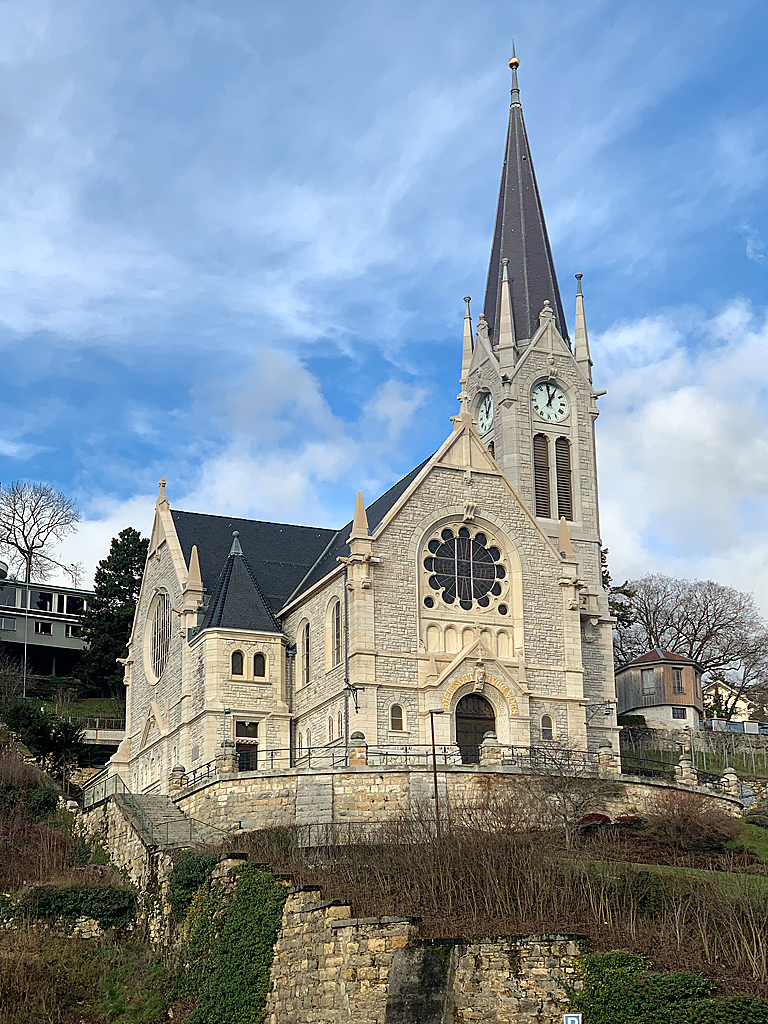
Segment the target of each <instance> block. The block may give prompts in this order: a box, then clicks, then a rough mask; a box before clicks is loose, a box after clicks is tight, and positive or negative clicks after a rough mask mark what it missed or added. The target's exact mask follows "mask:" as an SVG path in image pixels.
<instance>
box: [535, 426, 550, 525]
mask: <svg viewBox="0 0 768 1024" xmlns="http://www.w3.org/2000/svg"><path fill="white" fill-rule="evenodd" d="M533 489H534V494H535V503H536V515H537V516H542V517H543V518H544V519H549V517H550V514H551V510H550V501H549V439H548V438H547V436H546V434H536V436H535V437H534V439H533Z"/></svg>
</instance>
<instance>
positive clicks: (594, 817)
mask: <svg viewBox="0 0 768 1024" xmlns="http://www.w3.org/2000/svg"><path fill="white" fill-rule="evenodd" d="M610 823H611V819H610V818H609V816H608V815H607V814H597V813H595V814H583V815H582V816H581V817H580V818H579V820H578V821H577V822H576V824H577V825H610Z"/></svg>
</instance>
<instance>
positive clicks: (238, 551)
mask: <svg viewBox="0 0 768 1024" xmlns="http://www.w3.org/2000/svg"><path fill="white" fill-rule="evenodd" d="M229 553H230V555H242V553H243V549H242V548H241V547H240V531H239V530H233V531H232V547H231V548H230V549H229Z"/></svg>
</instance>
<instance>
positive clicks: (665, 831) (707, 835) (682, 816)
mask: <svg viewBox="0 0 768 1024" xmlns="http://www.w3.org/2000/svg"><path fill="white" fill-rule="evenodd" d="M647 820H648V825H647V827H648V832H649V833H650V834H651V835H652V836H653V837H654V838H655V839H656V840H657V841H658V842H659V843H663V844H666V845H668V846H672V847H674V848H675V849H677V850H689V851H696V850H721V849H723V845H724V843H726V842H727V841H728V840H730V839H735V838H736V837H737V836H738V834H739V831H740V825H739V821H738V819H736V818H732V817H731V816H730V815H729V814H726V812H725V811H721V810H720V809H719V808H718V807H717V805H716V804H714V803H713V802H712V800H711V799H709V798H707V797H705V796H701V795H699V794H698V793H684V792H681V791H679V790H664V791H662V792H660V793H659V794H658V795H657V796H656V797H655V798H654V799H653V800H652V801H651V802H650V803H649V805H648V816H647Z"/></svg>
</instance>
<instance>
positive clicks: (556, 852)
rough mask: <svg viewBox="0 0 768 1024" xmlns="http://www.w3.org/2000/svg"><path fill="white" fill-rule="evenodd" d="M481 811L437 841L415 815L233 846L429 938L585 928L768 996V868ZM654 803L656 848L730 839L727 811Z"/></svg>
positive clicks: (261, 837) (506, 811)
mask: <svg viewBox="0 0 768 1024" xmlns="http://www.w3.org/2000/svg"><path fill="white" fill-rule="evenodd" d="M481 810H482V809H477V813H476V814H475V816H474V820H472V816H464V818H463V820H462V821H461V822H459V823H453V824H451V825H450V826H447V827H444V829H443V833H442V835H441V836H440V839H439V840H437V839H436V838H435V837H434V834H433V830H432V828H431V825H430V823H429V822H427V821H425V820H422V819H420V818H418V817H417V818H416V819H403V820H400V821H398V822H394V823H392V824H391V825H387V826H382V827H381V828H379V829H378V830H377V832H376V833H375V834H371V833H369V834H368V835H367V836H365V837H364V838H363V841H359V842H353V843H343V844H338V845H331V846H329V847H328V848H327V849H326V850H324V851H323V852H322V854H321V855H319V854H318V853H317V851H315V852H313V854H312V856H308V855H306V854H305V852H304V851H302V849H301V847H300V846H299V845H298V842H297V835H298V834H292V833H291V832H290V830H277V831H275V832H271V833H252V834H251V836H249V837H241V838H240V839H238V841H237V846H238V848H240V849H242V848H244V847H247V848H248V850H249V855H250V856H251V858H252V859H254V860H258V861H260V862H262V863H268V864H271V865H272V866H273V867H274V869H275V870H278V871H280V872H282V873H286V874H290V875H291V876H292V877H293V879H294V881H295V883H296V884H301V885H304V884H317V885H319V886H320V887H321V888H322V889H323V891H324V893H325V895H326V897H327V898H334V899H341V900H344V901H345V902H349V903H350V904H351V905H352V908H353V913H354V914H355V915H356V916H360V917H369V916H370V917H373V916H390V915H391V916H416V917H420V918H421V919H422V924H421V931H422V934H423V935H424V936H425V937H429V938H446V937H467V938H471V937H482V936H486V935H510V934H536V933H547V932H568V933H576V934H582V935H585V936H587V937H588V939H589V942H590V945H591V948H592V949H593V950H594V951H596V952H602V951H608V950H612V949H630V950H635V951H637V952H640V953H644V954H646V955H649V956H651V957H652V959H653V960H654V962H655V964H656V965H657V967H658V968H659V969H660V970H681V969H685V970H689V971H692V972H693V973H697V974H701V975H703V976H705V977H709V978H712V979H713V980H715V981H717V982H718V984H719V985H720V986H721V987H722V990H723V991H749V992H752V993H753V994H755V995H762V996H766V995H768V929H767V928H766V925H765V922H766V920H768V878H766V877H765V876H766V870H765V868H764V867H763V866H762V865H757V868H756V870H757V873H758V874H760V875H762V877H759V878H755V877H752V876H751V875H748V874H744V873H741V874H740V873H738V871H739V870H742V871H743V870H744V869H743V865H742V866H740V865H738V864H737V863H736V861H735V858H733V856H732V855H730V854H727V853H725V852H723V854H722V866H723V867H726V868H728V867H731V868H732V869H735V870H731V871H729V872H725V871H719V872H715V871H691V870H686V869H683V868H680V869H676V868H665V869H659V868H655V867H653V866H649V867H645V866H643V865H638V864H633V863H627V862H626V861H624V860H622V859H621V858H622V842H623V836H622V830H618V831H617V832H614V833H613V834H611V833H605V834H603V835H600V836H598V837H596V838H590V839H586V838H582V839H578V840H577V842H576V844H575V845H570V843H569V841H568V840H566V837H565V835H564V832H563V830H559V831H551V832H543V831H530V830H527V828H526V827H525V826H523V827H521V826H522V823H523V822H525V821H527V815H528V810H527V809H526V808H525V807H523V808H521V809H520V812H519V814H517V815H515V814H513V813H512V811H511V810H510V808H508V807H504V806H500V805H499V804H498V802H496V801H493V800H491V801H490V802H488V803H487V804H486V808H485V811H486V812H487V815H484V814H483V813H481ZM651 811H652V828H653V831H654V832H655V838H654V839H653V843H654V845H655V847H657V848H658V847H659V845H660V844H661V845H663V844H666V846H667V849H668V851H669V852H670V854H671V855H673V856H675V857H679V858H680V859H681V860H684V859H685V858H686V857H689V856H692V854H690V852H689V851H688V850H687V849H686V848H685V843H686V842H690V843H693V844H694V846H695V845H696V844H699V845H700V844H702V843H703V844H704V846H705V847H706V848H708V849H709V850H710V851H711V850H713V849H715V848H717V847H718V844H722V842H723V841H724V840H725V839H726V838H728V837H730V836H731V835H732V834H733V824H732V819H728V818H727V817H726V816H725V815H722V814H720V813H719V812H716V811H710V810H709V809H708V808H702V807H701V806H700V805H699V803H698V802H697V801H685V803H684V804H681V805H676V804H675V805H673V804H662V803H659V804H658V805H657V806H656V807H655V808H652V809H651ZM489 821H492V822H493V823H494V824H495V825H496V826H497V828H498V826H501V827H502V828H503V829H504V831H498V830H496V829H494V828H492V827H489ZM736 828H738V822H736ZM649 833H650V829H649V830H648V832H647V833H646V834H649ZM686 837H687V838H686ZM729 858H730V859H729Z"/></svg>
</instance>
